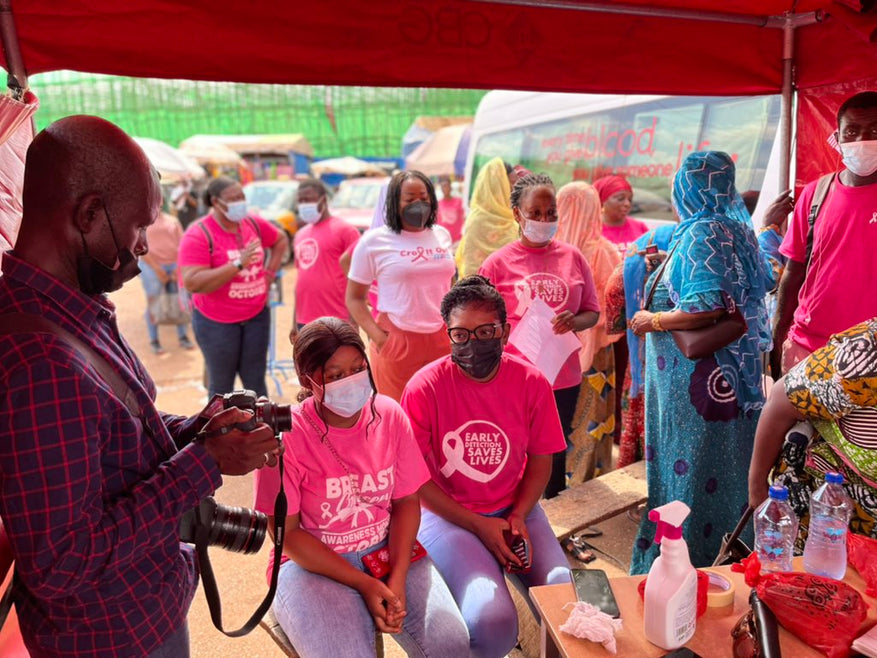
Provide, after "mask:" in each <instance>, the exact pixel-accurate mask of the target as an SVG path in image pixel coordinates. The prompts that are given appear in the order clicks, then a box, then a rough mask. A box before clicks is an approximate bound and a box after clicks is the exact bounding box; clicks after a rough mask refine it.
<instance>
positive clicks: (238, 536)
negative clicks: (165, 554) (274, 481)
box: [180, 391, 292, 554]
mask: <svg viewBox="0 0 877 658" xmlns="http://www.w3.org/2000/svg"><path fill="white" fill-rule="evenodd" d="M230 407H237V408H238V409H246V410H248V411H251V412H253V417H252V418H251V419H250V420H248V421H247V422H245V423H238V424H237V426H236V427H237V428H238V429H240V430H242V431H244V432H249V431H252V430H254V429H255V428H256V426H257V425H260V424H262V423H265V424H266V425H268V427H270V428H271V430H272V431H273V432H274V434H275V435H276V436H278V437H279V436H280V434H281V432H288V431H289V430H291V429H292V409H291V407H290V406H289V405H288V404H276V403H274V402H269V401H268V400H266V399H265V398H262V399H259V398H257V397H256V394H255V393H254V392H253V391H233V392H231V393H226V394H225V395H221V396H220V395H216V396H214V399H213V400H212V401H211V403H210V404H209V405H208V407H207V410H206V412H207V413H208V414H209V415H210V416H212V415H213V414H215V413H218V412H219V411H221V410H222V409H229V408H230ZM202 527H203V528H206V529H207V545H208V546H219V547H221V548H224V549H226V550H229V551H234V552H235V553H246V554H249V553H257V552H258V551H259V549H260V548H262V543H263V542H264V541H265V533H266V532H267V530H268V517H267V516H266V515H265V514H263V513H262V512H257V511H256V510H251V509H247V508H246V507H231V506H227V505H220V504H219V503H217V502H216V501H215V500H214V499H213V497H212V496H207V497H206V498H205V499H204V500H202V501H201V502H200V503H199V504H198V506H197V507H195V508H193V509H190V510H189V511H187V512H186V513H185V514H183V516H182V518H181V519H180V541H184V542H187V543H189V544H194V543H196V541H195V538H196V537H197V536H198V531H199V529H200V528H202Z"/></svg>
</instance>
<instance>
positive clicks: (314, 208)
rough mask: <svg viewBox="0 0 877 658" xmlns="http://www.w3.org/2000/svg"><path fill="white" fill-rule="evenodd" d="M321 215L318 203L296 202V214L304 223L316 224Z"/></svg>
mask: <svg viewBox="0 0 877 658" xmlns="http://www.w3.org/2000/svg"><path fill="white" fill-rule="evenodd" d="M321 215H322V213H321V212H320V204H319V203H300V204H298V216H299V217H301V221H303V222H304V223H305V224H316V223H317V221H319V219H320V217H321Z"/></svg>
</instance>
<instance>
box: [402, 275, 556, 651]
mask: <svg viewBox="0 0 877 658" xmlns="http://www.w3.org/2000/svg"><path fill="white" fill-rule="evenodd" d="M441 312H442V318H443V320H444V322H445V326H446V327H447V336H448V337H449V338H450V343H451V355H450V356H448V357H445V358H443V359H439V360H437V361H434V362H432V363H430V364H429V365H428V366H426V367H425V368H422V369H421V370H420V371H419V372H418V373H417V374H416V375H414V377H413V378H412V379H411V381H410V382H408V386H406V388H405V393H404V394H403V396H402V407H403V408H404V409H405V411H406V412H407V413H408V417H409V418H410V419H411V425H412V428H413V429H414V435H415V436H416V437H417V441H418V443H419V444H420V449H421V451H422V452H423V455H424V457H425V458H426V464H427V466H428V467H429V471H430V474H431V476H432V479H431V480H430V481H429V482H427V484H425V485H424V486H423V487H422V488H421V490H420V495H421V501H422V505H423V507H424V511H423V519H422V521H421V525H420V531H419V532H418V535H417V536H418V538H419V539H420V541H421V542H423V545H424V546H425V547H426V549H427V550H428V551H429V554H430V556H431V557H432V559H433V561H434V562H435V564H436V566H437V567H438V570H439V572H440V573H441V575H442V577H443V578H444V579H445V582H447V584H448V587H449V588H450V590H451V593H452V594H453V595H454V599H455V600H456V601H457V604H458V605H459V607H460V611H461V612H462V613H463V618H464V619H465V620H466V625H467V626H468V628H469V636H470V638H471V653H469V654H460V655H461V656H465V655H469V656H475V657H479V658H484V657H495V658H499V657H500V656H505V655H507V654H508V653H509V651H511V650H512V649H513V648H514V646H515V643H516V642H517V637H518V615H517V612H516V610H515V604H514V602H513V601H512V598H511V595H510V594H509V590H508V587H507V586H506V583H505V578H504V576H503V572H504V570H505V571H508V572H510V573H511V574H512V576H513V577H514V578H516V579H519V581H520V583H521V584H522V585H523V586H524V587H533V586H536V585H551V584H556V583H568V582H569V581H570V572H569V564H568V562H567V560H566V557H565V556H564V554H563V551H562V550H561V548H560V544H558V543H557V539H555V537H554V532H553V531H552V529H551V526H550V525H549V523H548V518H547V517H546V516H545V512H544V511H543V510H542V507H541V505H540V504H539V498H540V497H541V496H542V492H543V491H544V490H545V485H546V484H547V483H548V478H549V476H550V475H551V462H552V454H554V453H558V452H559V453H560V454H563V450H564V447H565V442H564V439H563V432H562V430H561V428H560V419H559V418H558V416H557V410H556V409H555V407H554V404H553V400H552V397H551V385H550V384H549V383H548V380H547V379H545V376H544V375H542V373H540V372H539V371H538V370H536V368H535V367H533V366H531V365H530V364H529V363H526V362H524V361H523V360H521V359H518V358H517V357H514V356H512V355H510V354H508V353H504V352H503V346H504V344H505V342H506V341H507V340H508V337H509V331H510V327H509V324H508V322H506V307H505V302H504V301H503V298H502V296H501V295H500V294H499V293H498V292H497V291H496V289H495V288H494V287H493V286H492V285H490V283H489V282H488V281H487V280H486V279H485V278H484V277H482V276H478V275H477V274H476V275H473V276H468V277H466V278H465V279H463V280H462V281H460V282H459V283H457V284H456V285H455V286H454V287H453V288H452V289H451V291H450V292H449V293H448V294H447V295H445V297H444V299H443V300H442V305H441ZM519 541H521V542H522V543H525V545H526V546H527V547H528V548H529V551H527V553H528V554H529V563H527V561H526V560H522V559H521V556H522V554H521V553H515V552H514V551H513V550H512V548H511V547H510V546H512V545H514V544H515V543H516V542H519Z"/></svg>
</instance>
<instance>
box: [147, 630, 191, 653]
mask: <svg viewBox="0 0 877 658" xmlns="http://www.w3.org/2000/svg"><path fill="white" fill-rule="evenodd" d="M146 658H189V624H188V623H187V622H185V621H184V622H183V625H182V626H180V628H179V629H177V631H176V632H174V633H172V634H171V635H169V636H168V637H167V639H165V641H164V644H162V645H161V646H160V647H158V649H156V650H155V651H153V652H152V653H150V654H149V655H148V656H146Z"/></svg>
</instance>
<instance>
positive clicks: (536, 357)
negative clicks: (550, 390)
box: [509, 297, 582, 384]
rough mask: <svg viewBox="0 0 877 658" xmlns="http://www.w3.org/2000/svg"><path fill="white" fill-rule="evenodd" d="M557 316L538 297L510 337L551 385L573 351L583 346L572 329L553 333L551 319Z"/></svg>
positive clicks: (513, 343) (511, 341)
mask: <svg viewBox="0 0 877 658" xmlns="http://www.w3.org/2000/svg"><path fill="white" fill-rule="evenodd" d="M555 315H556V313H555V312H554V311H553V310H551V307H550V306H548V304H546V303H545V301H544V300H543V299H542V298H541V297H536V298H534V299H533V301H532V302H530V306H529V308H527V310H526V311H525V312H524V315H523V316H522V317H521V321H520V322H519V323H518V326H517V327H515V330H514V331H512V335H511V336H509V342H510V343H511V344H512V345H514V346H515V347H516V348H517V349H518V350H519V351H520V352H521V354H523V355H524V356H525V357H527V359H528V360H529V361H530V363H532V364H533V365H534V366H536V367H537V368H538V369H539V371H540V372H541V373H542V374H543V375H545V377H546V379H548V381H550V382H551V383H552V384H554V380H555V379H557V374H558V373H559V372H560V369H561V368H562V367H563V364H564V363H566V360H567V359H568V358H569V356H570V354H572V353H573V352H576V351H578V350H579V349H581V347H582V344H581V342H580V341H579V339H578V336H576V335H575V333H573V332H572V331H568V332H566V333H565V334H555V333H554V327H553V325H552V324H551V320H552V318H553V317H554V316H555Z"/></svg>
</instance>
